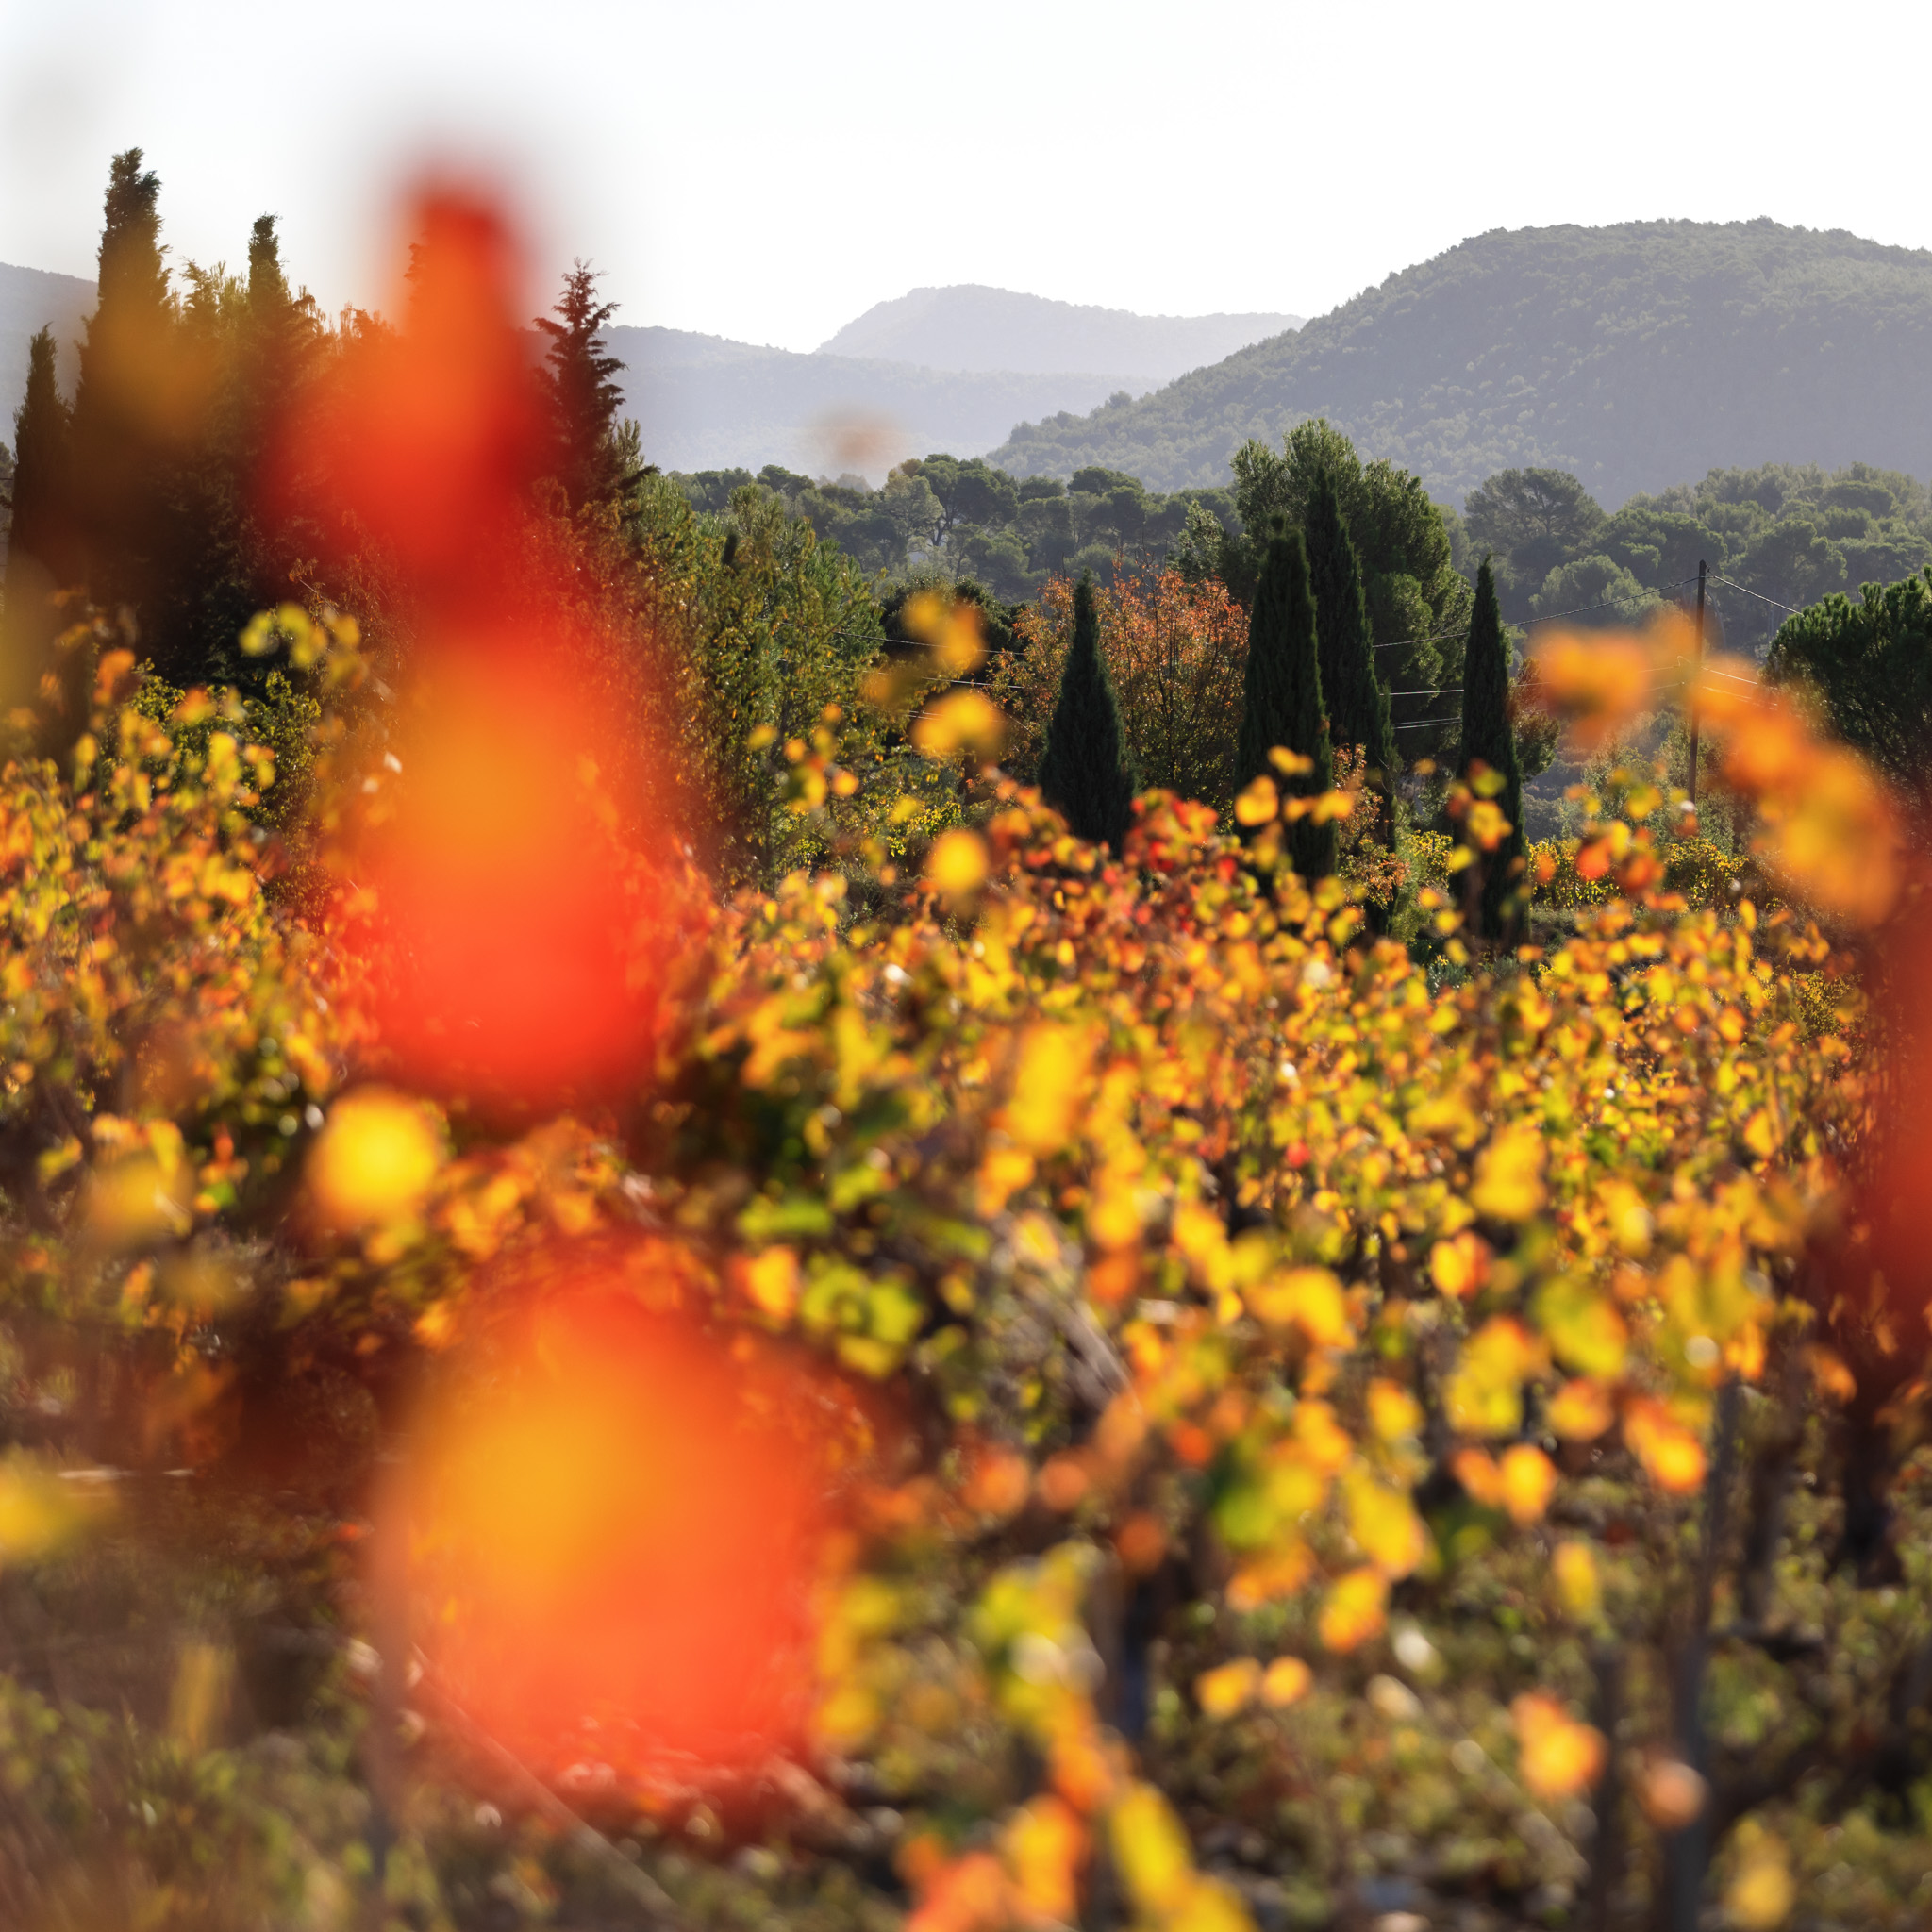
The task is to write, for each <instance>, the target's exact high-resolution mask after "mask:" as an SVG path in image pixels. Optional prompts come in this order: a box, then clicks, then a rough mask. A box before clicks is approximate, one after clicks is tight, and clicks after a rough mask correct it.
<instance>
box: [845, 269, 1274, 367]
mask: <svg viewBox="0 0 1932 1932" xmlns="http://www.w3.org/2000/svg"><path fill="white" fill-rule="evenodd" d="M1301 323H1302V318H1301V317H1300V316H1298V315H1136V314H1134V313H1132V312H1131V311H1130V310H1128V309H1124V308H1093V307H1091V306H1088V305H1082V304H1075V303H1072V302H1054V301H1050V300H1048V299H1047V297H1045V296H1044V295H1021V294H1016V293H1015V292H1014V291H1012V290H1010V289H989V288H986V287H984V286H982V285H980V284H978V283H972V282H968V283H961V284H959V285H958V286H956V287H954V288H949V289H914V290H912V291H911V292H910V293H909V294H905V295H900V296H898V297H896V298H895V299H894V300H892V301H891V302H879V303H875V304H874V306H873V307H872V308H868V309H867V310H866V311H865V313H864V314H863V315H861V316H859V317H858V319H857V320H856V321H854V322H848V323H847V324H846V325H845V326H844V327H843V328H841V330H840V331H839V333H838V334H837V335H835V336H833V337H832V338H831V339H830V341H824V342H821V343H820V344H819V354H820V355H822V356H859V357H870V358H879V359H883V360H887V361H892V362H916V363H919V364H921V365H922V366H924V368H927V369H979V370H995V369H1013V370H1020V371H1023V372H1024V373H1026V374H1029V375H1064V374H1079V373H1083V372H1085V371H1087V370H1091V369H1120V370H1124V371H1126V372H1127V373H1128V375H1129V376H1133V377H1138V378H1140V381H1139V383H1138V384H1136V386H1137V387H1145V386H1146V385H1147V384H1149V383H1161V382H1172V381H1173V380H1174V377H1175V376H1177V375H1186V374H1187V372H1188V371H1189V370H1191V369H1199V368H1202V367H1203V366H1205V365H1206V364H1208V363H1210V362H1219V361H1221V360H1222V359H1223V358H1225V357H1228V356H1231V355H1233V354H1234V352H1235V351H1236V350H1237V349H1242V348H1245V347H1246V346H1247V345H1248V344H1249V343H1250V342H1258V341H1262V340H1263V339H1264V338H1266V337H1269V336H1277V335H1280V334H1281V333H1282V331H1283V330H1285V329H1294V328H1299V327H1300V326H1301Z"/></svg>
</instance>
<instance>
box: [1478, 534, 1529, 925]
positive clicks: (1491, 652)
mask: <svg viewBox="0 0 1932 1932" xmlns="http://www.w3.org/2000/svg"><path fill="white" fill-rule="evenodd" d="M1478 759H1480V760H1481V761H1482V763H1484V764H1485V765H1487V766H1488V767H1489V768H1490V770H1491V771H1492V772H1497V773H1500V774H1502V778H1503V789H1502V790H1501V791H1498V792H1497V793H1495V795H1494V803H1495V805H1496V808H1497V809H1498V810H1500V811H1501V812H1502V814H1503V816H1504V817H1505V818H1506V819H1507V820H1508V821H1509V833H1508V836H1507V838H1506V839H1504V840H1503V841H1502V842H1501V843H1500V844H1499V845H1498V846H1497V847H1496V849H1495V850H1494V851H1493V852H1490V853H1485V854H1483V855H1482V858H1481V863H1482V867H1483V896H1482V926H1483V931H1484V932H1485V933H1486V934H1487V935H1488V936H1489V937H1490V938H1491V939H1495V938H1501V937H1503V936H1504V934H1505V930H1506V927H1507V925H1509V924H1512V923H1513V922H1512V921H1511V920H1510V919H1509V918H1508V916H1507V904H1506V902H1507V900H1508V899H1509V898H1510V897H1511V896H1512V894H1513V893H1514V892H1515V891H1516V890H1517V886H1518V874H1517V861H1518V860H1519V859H1521V858H1523V856H1524V852H1525V851H1526V850H1527V845H1526V842H1525V841H1524V836H1523V770H1522V767H1521V766H1520V765H1519V764H1518V762H1517V758H1516V732H1515V729H1514V727H1513V726H1512V725H1511V724H1510V722H1509V647H1508V645H1507V643H1506V642H1505V641H1504V638H1503V612H1502V608H1501V606H1500V605H1499V604H1498V603H1497V601H1496V579H1495V574H1494V573H1493V572H1492V571H1491V568H1490V560H1489V558H1483V563H1482V568H1481V569H1480V570H1479V571H1478V572H1477V573H1476V578H1475V608H1474V611H1473V612H1472V613H1471V616H1470V624H1469V648H1468V652H1467V655H1466V657H1465V658H1464V661H1463V670H1462V769H1463V773H1464V775H1465V776H1467V775H1468V773H1469V771H1470V769H1471V767H1472V766H1473V765H1474V763H1475V761H1476V760H1478Z"/></svg>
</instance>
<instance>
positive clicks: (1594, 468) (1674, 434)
mask: <svg viewBox="0 0 1932 1932" xmlns="http://www.w3.org/2000/svg"><path fill="white" fill-rule="evenodd" d="M1317 415H1321V416H1326V417H1328V418H1329V420H1330V421H1332V422H1334V423H1335V424H1337V425H1339V426H1341V428H1343V429H1345V430H1346V431H1347V432H1348V433H1349V434H1350V435H1351V436H1352V437H1353V438H1354V439H1355V441H1356V442H1357V446H1358V447H1359V448H1361V449H1362V450H1363V451H1364V452H1365V453H1367V454H1369V455H1373V456H1377V457H1389V458H1392V459H1394V460H1395V461H1397V462H1399V463H1401V464H1403V465H1404V466H1406V467H1407V468H1408V469H1411V470H1414V471H1415V472H1417V473H1418V474H1419V475H1421V476H1422V478H1423V479H1424V482H1425V483H1426V484H1427V485H1428V487H1429V489H1430V490H1431V491H1432V492H1434V493H1435V494H1437V495H1438V496H1440V497H1442V498H1446V499H1453V500H1455V501H1457V502H1460V501H1461V499H1462V496H1463V495H1464V493H1465V492H1466V491H1468V490H1470V489H1471V488H1472V487H1473V486H1474V485H1475V484H1476V483H1479V482H1480V481H1481V480H1482V479H1483V478H1484V477H1486V476H1488V475H1491V474H1493V473H1494V472H1495V471H1497V470H1501V469H1505V468H1508V467H1512V466H1519V465H1526V464H1544V465H1548V466H1551V467H1553V468H1560V469H1566V470H1571V471H1574V473H1575V474H1576V475H1579V476H1581V477H1582V479H1583V481H1584V482H1585V484H1586V485H1587V486H1588V487H1589V489H1590V491H1591V494H1592V495H1594V496H1595V497H1596V498H1597V499H1598V500H1599V501H1600V502H1602V503H1605V504H1608V505H1615V504H1618V503H1621V502H1622V501H1623V500H1624V498H1626V497H1628V496H1630V495H1632V494H1633V493H1635V492H1636V491H1643V490H1656V489H1660V488H1662V487H1664V486H1666V485H1668V484H1670V483H1673V482H1674V481H1677V480H1678V479H1680V478H1682V477H1685V476H1696V475H1703V474H1704V473H1705V472H1706V471H1707V470H1709V469H1713V468H1718V467H1723V466H1729V465H1749V464H1754V463H1760V462H1766V461H1772V460H1776V461H1782V462H1797V463H1806V462H1816V463H1822V464H1824V465H1825V466H1827V467H1833V466H1836V465H1839V464H1842V463H1846V462H1850V461H1854V460H1859V461H1864V462H1868V463H1875V464H1880V465H1883V466H1886V467H1889V468H1893V469H1899V470H1904V471H1907V472H1908V473H1911V474H1913V475H1922V476H1923V475H1926V474H1927V473H1928V472H1932V253H1928V252H1926V251H1924V250H1915V249H1906V248H1889V247H1884V246H1881V245H1880V244H1879V243H1877V242H1865V241H1861V240H1859V239H1858V238H1857V236H1854V235H1849V234H1846V233H1844V232H1843V231H1841V230H1832V231H1829V232H1825V231H1819V230H1813V229H1804V228H1789V227H1783V226H1780V225H1778V224H1776V223H1774V222H1770V221H1755V222H1735V223H1727V224H1724V225H1717V224H1706V223H1694V222H1630V223H1624V224H1621V225H1616V226H1611V227H1603V228H1582V227H1556V228H1525V229H1517V230H1502V229H1498V230H1496V231H1493V232H1492V233H1490V234H1487V235H1480V236H1477V237H1476V238H1474V240H1472V241H1468V242H1463V243H1461V244H1460V245H1459V246H1458V247H1456V248H1452V249H1449V250H1447V251H1446V252H1445V253H1443V254H1441V255H1440V256H1437V257H1436V258H1434V259H1433V260H1431V261H1427V262H1424V263H1422V264H1421V265H1419V266H1418V267H1415V268H1410V269H1406V270H1404V271H1403V272H1402V273H1401V274H1399V275H1391V276H1390V277H1389V279H1388V280H1387V281H1385V282H1383V283H1382V284H1381V285H1380V286H1379V287H1378V288H1374V289H1370V290H1367V291H1364V292H1363V293H1362V294H1360V295H1357V297H1356V298H1355V299H1354V300H1353V301H1352V302H1348V303H1345V304H1343V305H1342V307H1341V308H1337V309H1335V310H1334V311H1333V312H1332V313H1330V314H1328V315H1324V316H1322V317H1321V318H1319V319H1318V320H1316V321H1313V322H1310V323H1308V324H1307V325H1305V326H1304V327H1303V328H1302V329H1300V330H1299V331H1298V332H1297V333H1295V334H1293V335H1289V336H1279V337H1275V338H1274V339H1273V340H1271V341H1264V342H1259V343H1257V344H1256V345H1254V346H1253V347H1250V348H1246V349H1242V350H1241V351H1240V352H1238V353H1237V354H1235V355H1233V356H1230V357H1229V358H1227V359H1226V360H1225V361H1224V362H1221V363H1218V364H1217V365H1215V366H1214V367H1213V368H1210V369H1202V370H1196V371H1195V372H1194V373H1192V374H1191V375H1185V376H1183V377H1181V378H1180V380H1178V381H1177V382H1174V383H1172V384H1170V385H1169V386H1168V387H1166V388H1165V389H1162V390H1160V391H1157V392H1156V393H1155V394H1153V395H1150V396H1145V397H1142V398H1141V399H1140V400H1138V401H1132V400H1123V399H1115V400H1112V401H1109V402H1107V403H1104V404H1102V405H1101V406H1100V407H1099V408H1096V409H1093V410H1091V411H1090V412H1089V413H1087V414H1085V415H1074V414H1073V413H1071V412H1062V413H1060V414H1058V415H1057V416H1055V417H1053V418H1051V419H1049V420H1045V421H1040V422H1034V423H1030V424H1026V425H1023V426H1022V427H1021V428H1020V429H1018V430H1016V431H1015V432H1014V434H1013V435H1012V436H1011V437H1009V438H1008V441H1006V442H1005V443H1004V444H1002V445H1001V447H1000V448H998V449H997V450H994V451H992V452H991V457H990V460H991V461H993V462H995V463H997V464H999V465H1000V466H1001V467H1002V468H1004V469H1007V470H1009V471H1011V472H1012V473H1013V474H1015V475H1023V476H1024V475H1058V476H1068V475H1072V474H1073V472H1074V470H1075V469H1078V468H1080V467H1081V466H1082V465H1085V464H1091V463H1098V464H1104V465H1106V466H1108V467H1109V468H1112V469H1118V470H1124V471H1128V472H1130V473H1131V474H1133V475H1138V476H1140V477H1141V478H1142V479H1143V480H1144V481H1145V482H1146V483H1147V485H1148V486H1149V487H1150V488H1154V489H1159V490H1175V489H1180V488H1183V487H1185V486H1187V485H1190V484H1200V485H1213V484H1218V483H1223V482H1225V481H1226V478H1227V459H1228V457H1229V455H1230V454H1231V453H1232V452H1233V450H1234V449H1235V448H1237V447H1238V446H1239V444H1240V443H1241V441H1243V440H1244V439H1246V438H1248V437H1250V436H1258V437H1263V438H1266V439H1269V440H1271V441H1274V440H1278V439H1279V437H1280V436H1281V434H1282V432H1283V431H1284V430H1286V429H1288V428H1290V427H1291V425H1294V424H1295V423H1297V422H1300V421H1302V420H1304V419H1305V418H1307V417H1309V416H1317Z"/></svg>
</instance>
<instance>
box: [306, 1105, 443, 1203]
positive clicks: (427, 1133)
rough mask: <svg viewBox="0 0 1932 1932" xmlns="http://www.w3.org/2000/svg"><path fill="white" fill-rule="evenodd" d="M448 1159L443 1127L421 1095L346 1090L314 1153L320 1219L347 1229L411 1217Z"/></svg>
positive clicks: (311, 1181)
mask: <svg viewBox="0 0 1932 1932" xmlns="http://www.w3.org/2000/svg"><path fill="white" fill-rule="evenodd" d="M441 1164H442V1133H441V1127H440V1126H439V1124H438V1123H437V1122H436V1120H435V1118H434V1116H433V1115H432V1114H431V1113H430V1111H429V1109H428V1108H425V1106H424V1105H423V1103H422V1102H421V1101H418V1100H411V1099H409V1098H408V1096H407V1095H405V1094H401V1093H392V1092H391V1091H389V1090H388V1089H387V1088H383V1087H364V1088H360V1089H358V1091H355V1092H353V1093H345V1094H343V1096H342V1097H341V1099H340V1100H338V1101H337V1102H336V1104H335V1105H334V1107H332V1108H330V1109H329V1115H328V1120H327V1122H326V1124H325V1125H324V1127H323V1129H322V1132H321V1133H320V1134H319V1135H317V1136H316V1140H315V1145H314V1147H313V1148H312V1149H311V1150H310V1152H309V1156H308V1191H309V1198H310V1199H311V1201H312V1202H313V1203H314V1206H315V1210H316V1214H317V1217H318V1218H319V1219H320V1220H321V1221H322V1222H323V1224H325V1226H328V1227H333V1228H341V1229H356V1228H363V1227H376V1226H382V1225H385V1224H392V1223H395V1222H399V1221H407V1220H408V1219H409V1218H410V1217H411V1216H413V1215H414V1214H415V1213H416V1211H417V1210H418V1209H419V1208H421V1207H422V1205H423V1202H424V1200H425V1197H426V1196H427V1194H428V1192H429V1190H430V1187H431V1185H432V1184H433V1183H434V1181H435V1179H436V1174H437V1170H438V1168H439V1167H441Z"/></svg>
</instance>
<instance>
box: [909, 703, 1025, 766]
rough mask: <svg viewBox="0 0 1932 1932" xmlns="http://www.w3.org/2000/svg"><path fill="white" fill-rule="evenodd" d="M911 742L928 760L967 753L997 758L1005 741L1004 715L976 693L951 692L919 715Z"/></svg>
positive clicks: (956, 756) (913, 728)
mask: <svg viewBox="0 0 1932 1932" xmlns="http://www.w3.org/2000/svg"><path fill="white" fill-rule="evenodd" d="M912 741H913V743H914V744H916V745H917V746H918V747H919V749H920V750H921V751H923V752H924V754H925V755H926V757H927V758H958V757H959V756H960V755H961V754H962V753H966V752H972V753H974V755H975V756H977V757H978V758H983V759H991V758H998V757H999V755H1000V752H1001V750H1002V748H1003V747H1004V746H1005V744H1006V741H1007V720H1006V715H1005V713H1004V712H1002V711H1001V709H1000V708H999V707H998V706H997V705H995V704H994V703H993V702H992V700H991V698H988V697H984V696H982V695H981V694H980V693H979V692H978V691H952V692H950V693H949V694H948V695H947V696H945V697H942V698H941V700H940V701H939V703H938V704H936V705H934V706H933V707H932V708H930V709H929V710H927V711H925V712H924V713H922V715H921V716H920V717H919V719H918V720H917V722H916V723H915V724H913V726H912Z"/></svg>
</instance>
